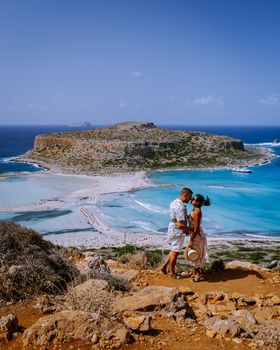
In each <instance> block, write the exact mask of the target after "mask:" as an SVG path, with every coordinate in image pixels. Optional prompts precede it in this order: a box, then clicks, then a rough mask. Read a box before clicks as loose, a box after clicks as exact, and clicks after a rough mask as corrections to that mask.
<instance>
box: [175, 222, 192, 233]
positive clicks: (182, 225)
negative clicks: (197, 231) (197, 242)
mask: <svg viewBox="0 0 280 350" xmlns="http://www.w3.org/2000/svg"><path fill="white" fill-rule="evenodd" d="M177 227H178V228H179V229H180V230H182V231H183V232H184V233H186V234H190V233H193V227H191V226H186V224H185V223H184V222H183V221H178V222H177Z"/></svg>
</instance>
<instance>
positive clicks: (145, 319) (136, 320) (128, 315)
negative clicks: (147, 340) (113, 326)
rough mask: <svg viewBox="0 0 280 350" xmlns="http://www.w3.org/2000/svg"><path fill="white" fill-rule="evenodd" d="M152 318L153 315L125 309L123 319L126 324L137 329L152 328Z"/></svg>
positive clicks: (146, 329) (145, 329)
mask: <svg viewBox="0 0 280 350" xmlns="http://www.w3.org/2000/svg"><path fill="white" fill-rule="evenodd" d="M151 318H152V317H151V315H149V314H148V315H147V313H139V312H133V311H125V312H124V313H123V321H124V323H125V324H126V326H127V327H128V328H130V329H133V330H135V331H149V330H151V329H152V327H151V324H150V323H151Z"/></svg>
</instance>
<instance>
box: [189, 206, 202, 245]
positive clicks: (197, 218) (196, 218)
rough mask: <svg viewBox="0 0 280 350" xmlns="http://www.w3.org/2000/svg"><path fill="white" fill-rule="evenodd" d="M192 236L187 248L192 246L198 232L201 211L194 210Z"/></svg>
mask: <svg viewBox="0 0 280 350" xmlns="http://www.w3.org/2000/svg"><path fill="white" fill-rule="evenodd" d="M193 222H194V226H193V234H192V235H191V238H190V242H189V247H191V246H192V244H193V240H194V238H195V236H196V235H197V234H199V232H200V223H201V210H200V209H198V208H196V209H195V210H194V212H193Z"/></svg>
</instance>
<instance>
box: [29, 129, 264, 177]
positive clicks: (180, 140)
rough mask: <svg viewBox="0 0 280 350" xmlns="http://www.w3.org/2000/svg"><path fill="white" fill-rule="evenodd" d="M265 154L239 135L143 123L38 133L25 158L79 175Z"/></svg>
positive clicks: (216, 163) (257, 158)
mask: <svg viewBox="0 0 280 350" xmlns="http://www.w3.org/2000/svg"><path fill="white" fill-rule="evenodd" d="M263 158H264V154H263V153H261V152H260V151H257V150H256V149H252V148H250V149H246V148H244V145H243V142H242V141H241V140H238V139H233V138H230V137H227V136H221V135H214V134H209V133H205V132H199V131H174V130H168V129H163V128H159V127H157V126H155V125H154V124H153V123H141V122H124V123H119V124H116V125H113V126H110V127H106V128H99V129H96V130H85V131H79V132H64V133H53V134H47V135H38V136H37V137H36V139H35V143H34V148H33V149H32V150H31V151H30V152H28V153H27V154H26V155H25V157H24V159H28V160H29V161H30V160H31V161H34V162H38V163H39V164H41V165H43V166H47V167H50V168H53V167H54V168H59V169H61V170H62V171H63V172H66V173H76V174H81V173H84V174H96V173H98V174H100V173H118V172H124V171H138V170H153V169H172V168H175V169H176V168H200V167H220V166H233V165H244V164H246V165H247V164H255V163H259V162H261V161H262V160H263Z"/></svg>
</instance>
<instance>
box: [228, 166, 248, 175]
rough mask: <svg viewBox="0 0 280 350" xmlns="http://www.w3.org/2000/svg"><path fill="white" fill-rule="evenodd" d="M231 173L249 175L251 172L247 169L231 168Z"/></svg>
mask: <svg viewBox="0 0 280 350" xmlns="http://www.w3.org/2000/svg"><path fill="white" fill-rule="evenodd" d="M231 171H233V172H235V173H247V174H248V173H251V172H252V170H250V169H248V168H239V167H237V168H232V169H231Z"/></svg>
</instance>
